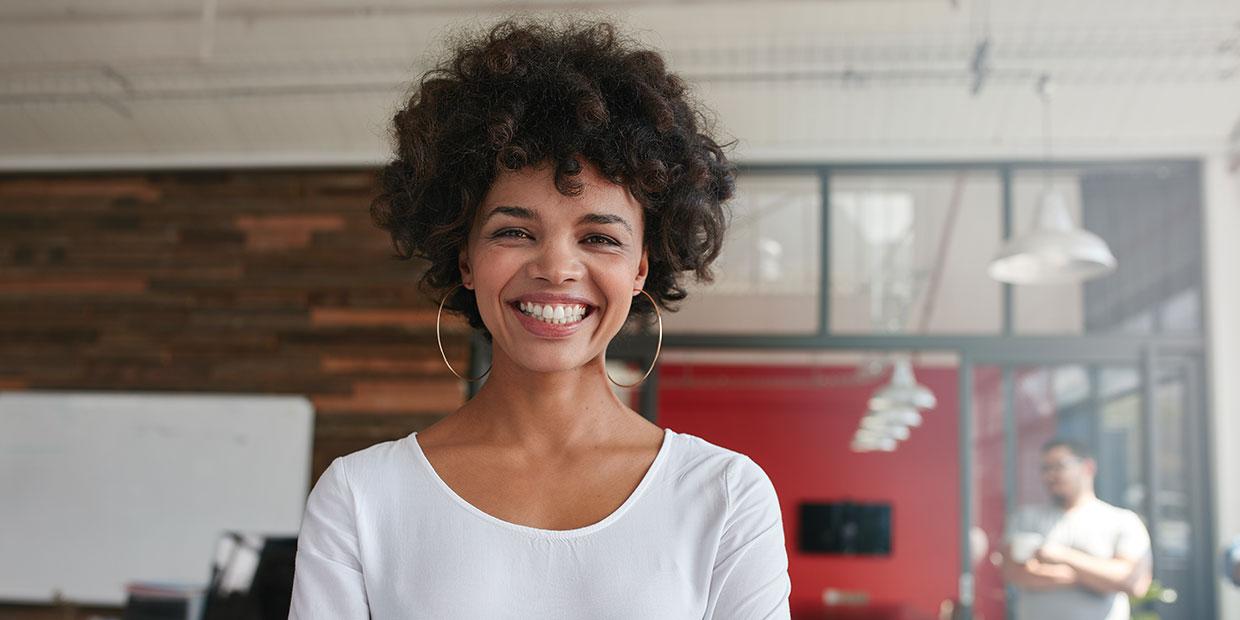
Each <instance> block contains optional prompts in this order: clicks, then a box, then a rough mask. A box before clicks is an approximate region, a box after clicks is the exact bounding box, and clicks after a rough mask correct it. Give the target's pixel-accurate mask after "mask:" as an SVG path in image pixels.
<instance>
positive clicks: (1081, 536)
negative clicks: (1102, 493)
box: [1005, 499, 1150, 620]
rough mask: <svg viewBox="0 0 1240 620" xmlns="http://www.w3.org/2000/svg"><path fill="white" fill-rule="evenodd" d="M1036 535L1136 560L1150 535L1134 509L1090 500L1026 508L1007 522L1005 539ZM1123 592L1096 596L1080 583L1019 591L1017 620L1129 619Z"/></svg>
mask: <svg viewBox="0 0 1240 620" xmlns="http://www.w3.org/2000/svg"><path fill="white" fill-rule="evenodd" d="M1018 533H1029V534H1039V535H1041V536H1042V539H1043V540H1044V541H1046V542H1054V543H1059V544H1061V545H1064V546H1067V547H1072V548H1073V549H1076V550H1078V551H1083V552H1085V553H1088V554H1089V555H1092V556H1094V557H1099V558H1114V557H1125V558H1130V559H1133V560H1139V559H1141V558H1143V557H1145V555H1146V554H1147V553H1149V551H1150V535H1149V532H1148V531H1146V529H1145V524H1143V523H1142V522H1141V517H1139V516H1137V513H1135V512H1133V511H1131V510H1128V509H1126V508H1120V507H1118V506H1113V505H1111V504H1108V503H1106V502H1104V501H1102V500H1100V499H1094V500H1091V501H1089V502H1087V503H1085V504H1083V505H1081V506H1078V507H1076V508H1074V509H1072V510H1069V511H1067V512H1065V511H1064V510H1063V509H1062V508H1059V507H1058V506H1051V505H1042V506H1025V507H1023V508H1022V509H1020V510H1018V511H1017V512H1016V514H1015V515H1013V516H1012V518H1010V519H1009V520H1008V524H1007V532H1006V536H1005V539H1006V541H1007V542H1011V540H1012V537H1013V536H1015V535H1016V534H1018ZM1128 616H1129V602H1128V595H1127V594H1124V593H1122V592H1112V593H1109V594H1100V593H1098V592H1095V591H1093V590H1089V589H1087V588H1085V587H1083V586H1074V587H1071V588H1058V589H1055V590H1046V591H1031V590H1018V591H1017V599H1016V620H1043V619H1048V618H1053V619H1054V620H1128Z"/></svg>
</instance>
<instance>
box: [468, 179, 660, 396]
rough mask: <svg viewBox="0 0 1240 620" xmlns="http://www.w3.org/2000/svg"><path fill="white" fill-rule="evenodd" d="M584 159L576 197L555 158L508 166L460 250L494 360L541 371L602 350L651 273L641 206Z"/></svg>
mask: <svg viewBox="0 0 1240 620" xmlns="http://www.w3.org/2000/svg"><path fill="white" fill-rule="evenodd" d="M582 164H583V165H582V170H581V173H580V174H579V175H578V176H577V179H578V180H580V181H581V183H582V191H581V193H580V194H578V195H576V196H565V195H564V194H561V193H560V192H559V191H558V190H557V189H556V188H555V180H554V168H553V167H552V166H550V165H543V166H539V167H533V166H527V167H525V168H522V169H520V170H517V171H509V170H502V169H501V172H500V173H499V174H498V176H497V177H496V179H495V182H494V183H493V184H492V185H491V189H490V191H489V192H488V193H487V195H486V197H485V198H484V199H483V201H482V205H481V206H480V207H479V209H478V213H477V216H476V217H475V219H474V223H473V228H472V229H471V231H470V234H469V241H468V245H467V247H466V248H464V249H463V250H462V251H461V256H460V267H461V278H462V281H463V282H464V285H465V287H466V288H469V289H472V290H473V291H474V293H475V295H476V297H477V300H478V311H479V312H480V313H481V315H482V320H483V322H484V323H485V324H486V326H487V329H488V330H490V332H491V336H492V338H493V343H494V345H495V349H494V350H493V351H494V353H493V355H494V357H496V358H498V357H499V356H500V355H505V356H507V357H508V358H509V359H511V360H512V361H513V362H515V363H516V364H517V365H519V366H522V367H524V368H527V369H529V370H533V371H536V372H555V371H561V370H571V369H574V368H578V367H580V366H582V365H584V364H586V363H587V362H589V361H591V360H593V359H594V358H596V357H598V356H599V355H600V354H602V353H603V352H604V351H605V350H606V347H607V343H608V342H610V341H611V339H612V338H613V337H614V336H615V335H616V333H617V332H619V331H620V328H621V327H622V326H623V325H624V321H625V318H626V317H627V316H628V313H629V308H630V306H631V304H632V300H633V296H634V295H637V294H640V293H639V291H641V288H642V285H643V284H644V283H645V280H646V272H647V267H648V261H647V257H646V253H645V251H644V249H643V247H642V239H643V235H642V232H643V220H642V209H641V204H640V203H639V202H638V201H637V200H636V199H635V198H634V197H633V195H632V194H631V193H629V191H628V189H627V188H625V187H624V186H622V185H617V184H615V183H612V182H611V181H609V180H607V179H606V178H604V177H603V176H601V175H600V174H599V171H598V169H597V168H596V167H595V166H594V165H593V164H591V163H589V162H584V161H583V162H582Z"/></svg>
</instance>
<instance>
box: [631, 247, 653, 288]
mask: <svg viewBox="0 0 1240 620" xmlns="http://www.w3.org/2000/svg"><path fill="white" fill-rule="evenodd" d="M649 272H650V255H649V253H648V252H647V251H646V250H645V249H643V250H642V260H641V262H640V263H638V264H637V277H636V278H634V279H633V294H634V295H640V294H641V290H642V287H644V286H646V274H647V273H649Z"/></svg>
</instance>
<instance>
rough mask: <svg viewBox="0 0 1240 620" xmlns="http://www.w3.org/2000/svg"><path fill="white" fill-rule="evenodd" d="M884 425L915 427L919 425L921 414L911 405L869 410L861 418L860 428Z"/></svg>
mask: <svg viewBox="0 0 1240 620" xmlns="http://www.w3.org/2000/svg"><path fill="white" fill-rule="evenodd" d="M885 426H903V427H906V428H916V427H918V426H921V414H920V413H918V412H917V410H916V409H914V408H913V407H897V408H895V409H883V410H879V411H874V410H871V411H869V412H867V413H866V414H865V416H864V417H862V418H861V427H862V428H872V427H873V428H877V427H885Z"/></svg>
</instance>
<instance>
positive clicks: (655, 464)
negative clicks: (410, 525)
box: [409, 428, 676, 538]
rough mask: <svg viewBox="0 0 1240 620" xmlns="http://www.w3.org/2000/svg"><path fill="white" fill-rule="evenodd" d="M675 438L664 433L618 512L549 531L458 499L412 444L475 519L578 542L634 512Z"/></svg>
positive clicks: (435, 476)
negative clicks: (625, 514) (641, 474)
mask: <svg viewBox="0 0 1240 620" xmlns="http://www.w3.org/2000/svg"><path fill="white" fill-rule="evenodd" d="M674 434H676V433H675V431H673V430H672V429H670V428H664V429H663V443H662V444H660V445H659V451H658V453H657V454H655V457H654V461H652V462H651V463H650V467H649V468H647V469H646V473H645V474H644V475H643V476H642V479H641V482H638V483H637V488H635V489H633V492H632V493H630V494H629V496H628V497H627V498H625V500H624V502H623V503H622V504H620V506H619V507H618V508H616V509H615V510H614V511H612V513H611V514H609V515H607V516H606V517H603V518H602V520H599V521H596V522H594V523H591V524H590V525H583V526H581V527H578V528H573V529H570V530H548V529H543V528H539V527H532V526H529V525H521V524H520V523H513V522H511V521H505V520H503V519H501V518H499V517H496V516H495V515H492V514H491V513H488V512H485V511H483V510H482V509H481V508H478V507H477V506H475V505H473V504H471V503H469V502H467V501H465V498H463V497H461V496H460V495H458V494H457V493H456V491H454V490H452V487H450V486H448V483H447V482H444V480H443V478H440V477H439V472H437V471H435V466H434V465H431V462H430V459H428V458H426V453H425V452H423V451H422V444H420V443H418V437H417V435H418V433H417V431H414V432H412V433H410V434H409V444H410V445H411V446H412V448H413V452H414V454H415V455H417V460H418V462H419V463H420V464H421V465H422V466H423V467H424V468H425V470H426V473H427V474H428V475H429V476H430V478H431V479H432V480H433V481H434V483H435V486H437V487H439V488H440V489H442V490H443V492H444V493H445V494H447V496H448V497H449V498H451V499H452V501H453V502H455V503H456V504H458V505H460V506H461V507H462V508H464V509H465V510H467V511H468V512H470V513H473V514H474V515H475V516H477V517H480V518H481V519H482V520H484V521H487V522H489V523H492V524H494V525H498V526H500V527H503V528H506V529H509V530H513V531H516V532H520V533H523V534H527V535H534V536H540V537H544V538H575V537H578V536H584V535H586V534H590V533H591V532H595V531H598V530H601V529H603V528H605V527H607V526H608V525H610V524H612V523H614V522H615V521H616V520H618V519H620V517H622V516H624V513H626V512H628V511H629V509H630V508H632V506H633V504H635V503H637V500H638V499H640V498H641V496H642V495H643V494H644V493H645V491H646V488H647V487H649V486H650V484H651V481H652V480H654V477H655V475H656V474H658V472H659V468H660V466H661V465H662V464H663V461H665V460H667V453H668V452H669V451H670V446H671V443H672V435H674Z"/></svg>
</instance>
